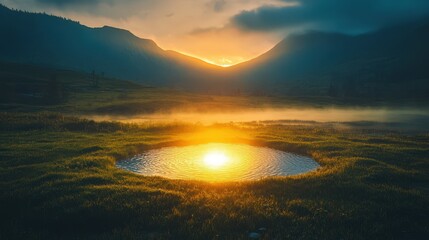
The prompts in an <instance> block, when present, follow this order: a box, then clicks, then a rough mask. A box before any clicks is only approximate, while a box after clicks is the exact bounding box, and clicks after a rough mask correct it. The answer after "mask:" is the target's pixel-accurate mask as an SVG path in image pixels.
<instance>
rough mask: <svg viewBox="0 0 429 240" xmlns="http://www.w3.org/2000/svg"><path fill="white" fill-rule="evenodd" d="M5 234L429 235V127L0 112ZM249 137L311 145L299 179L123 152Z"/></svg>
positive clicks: (302, 147)
mask: <svg viewBox="0 0 429 240" xmlns="http://www.w3.org/2000/svg"><path fill="white" fill-rule="evenodd" d="M0 122H1V131H0V141H1V142H0V159H1V161H0V190H1V191H0V211H1V221H2V222H1V226H0V239H148V238H149V239H150V238H153V239H246V238H247V237H248V233H249V232H252V231H255V230H257V229H258V228H261V227H264V228H267V231H266V233H265V235H264V236H263V238H264V239H428V236H429V226H428V219H429V195H428V193H429V135H427V134H420V135H404V134H399V133H394V132H382V131H376V130H365V129H364V128H360V129H359V130H358V129H353V128H351V129H338V128H335V127H333V126H331V125H329V124H299V123H296V122H295V123H294V125H276V124H275V123H270V124H269V125H264V124H258V123H249V124H227V125H215V126H210V127H204V126H200V125H180V124H175V125H142V126H137V125H124V124H119V123H111V122H104V123H96V122H93V121H88V120H82V119H77V118H69V117H63V116H61V115H56V114H33V115H30V114H1V116H0ZM212 141H213V142H243V143H249V144H253V145H264V146H270V147H273V148H276V149H281V150H286V151H292V152H297V153H301V154H308V155H310V156H312V157H314V158H315V159H316V160H317V161H318V162H319V163H320V164H321V165H322V167H321V168H320V169H319V170H318V171H316V172H312V173H309V174H305V175H301V176H297V177H283V178H273V179H266V180H261V181H254V182H238V183H216V184H215V183H206V182H198V181H178V180H168V179H163V178H157V177H143V176H138V175H134V174H132V173H128V172H125V171H123V170H119V169H117V168H116V167H115V161H116V160H119V159H123V158H125V157H127V156H131V155H133V154H136V153H138V152H141V151H144V150H146V149H150V148H156V147H161V146H167V145H183V144H193V143H201V142H212Z"/></svg>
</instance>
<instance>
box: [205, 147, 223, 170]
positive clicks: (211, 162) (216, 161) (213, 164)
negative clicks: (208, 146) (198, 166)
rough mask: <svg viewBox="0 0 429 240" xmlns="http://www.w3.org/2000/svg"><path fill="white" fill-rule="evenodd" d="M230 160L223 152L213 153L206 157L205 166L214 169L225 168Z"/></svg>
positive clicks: (207, 154)
mask: <svg viewBox="0 0 429 240" xmlns="http://www.w3.org/2000/svg"><path fill="white" fill-rule="evenodd" d="M228 160H229V158H228V156H226V155H225V154H224V153H223V152H218V151H211V152H208V153H206V154H205V155H204V164H205V165H206V166H207V167H209V168H212V169H217V168H220V167H222V166H224V165H225V164H226V163H227V162H228Z"/></svg>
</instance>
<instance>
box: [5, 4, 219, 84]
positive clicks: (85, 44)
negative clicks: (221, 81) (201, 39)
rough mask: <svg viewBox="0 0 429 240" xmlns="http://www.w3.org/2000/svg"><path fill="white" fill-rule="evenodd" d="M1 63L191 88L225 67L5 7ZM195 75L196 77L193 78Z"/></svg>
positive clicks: (121, 34)
mask: <svg viewBox="0 0 429 240" xmlns="http://www.w3.org/2000/svg"><path fill="white" fill-rule="evenodd" d="M0 31H1V32H2V38H0V60H2V61H9V62H18V63H26V64H35V65H42V66H51V67H59V68H64V69H72V70H79V71H85V72H92V71H95V72H96V73H98V74H105V75H106V76H110V77H117V78H122V79H128V80H133V81H137V82H139V83H143V84H146V85H151V86H170V87H179V88H187V87H189V88H190V87H191V86H194V85H195V83H201V84H203V83H204V80H206V78H207V77H206V76H208V74H207V73H210V72H213V71H215V70H217V69H218V68H219V67H217V66H213V65H210V64H207V63H205V62H203V61H201V60H199V59H196V58H192V57H188V56H185V55H182V54H180V53H177V52H173V51H164V50H163V49H161V48H160V47H158V46H157V44H156V43H155V42H153V41H152V40H149V39H141V38H138V37H136V36H135V35H133V34H132V33H131V32H129V31H126V30H122V29H117V28H113V27H109V26H104V27H101V28H89V27H86V26H84V25H81V24H80V23H78V22H75V21H71V20H67V19H64V18H60V17H55V16H50V15H46V14H37V13H27V12H22V11H15V10H10V9H8V8H6V7H4V6H1V5H0ZM190 73H192V74H190Z"/></svg>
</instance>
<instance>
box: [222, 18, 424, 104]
mask: <svg viewBox="0 0 429 240" xmlns="http://www.w3.org/2000/svg"><path fill="white" fill-rule="evenodd" d="M428 42H429V21H428V20H422V21H419V22H413V23H408V24H404V25H401V26H392V27H389V28H385V29H382V30H379V31H376V32H372V33H368V34H363V35H358V36H348V35H344V34H339V33H324V32H309V33H306V34H302V35H292V36H290V37H288V38H286V39H284V40H283V41H281V42H280V43H279V44H277V45H276V46H275V47H274V48H272V49H271V50H270V51H268V52H267V53H265V54H263V55H261V56H260V57H258V58H256V59H253V60H251V61H249V62H246V63H243V64H239V65H237V66H234V67H232V68H231V69H229V71H230V73H231V75H233V76H234V78H238V79H243V86H246V87H247V88H248V89H250V90H251V89H258V90H260V91H262V90H264V91H266V92H271V93H272V92H277V93H281V94H289V95H326V94H328V92H330V93H329V94H331V95H347V96H353V95H354V96H355V97H369V96H370V97H374V98H378V97H380V98H385V97H390V98H394V97H395V96H399V97H419V98H420V97H422V98H427V96H428V95H429V94H428V93H429V65H428V62H429V45H428V44H427V43H428Z"/></svg>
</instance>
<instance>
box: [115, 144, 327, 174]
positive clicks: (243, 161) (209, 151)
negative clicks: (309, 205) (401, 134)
mask: <svg viewBox="0 0 429 240" xmlns="http://www.w3.org/2000/svg"><path fill="white" fill-rule="evenodd" d="M218 156H223V158H224V159H223V160H222V161H220V160H219V159H217V158H219V157H218ZM207 159H209V161H206V160H207ZM319 166H320V165H319V164H318V163H317V162H316V161H314V160H313V159H312V158H309V157H305V156H300V155H297V154H293V153H288V152H283V151H279V150H274V149H270V148H266V147H254V146H250V145H243V144H223V143H210V144H201V145H192V146H185V147H165V148H160V149H155V150H150V151H147V152H144V153H142V154H139V155H137V156H134V157H132V158H130V159H126V160H123V161H119V162H117V167H119V168H122V169H125V170H128V171H132V172H135V173H138V174H142V175H147V176H161V177H166V178H171V179H194V180H207V181H239V180H255V179H261V178H264V177H271V176H290V175H297V174H302V173H305V172H309V171H312V170H315V169H316V168H318V167H319Z"/></svg>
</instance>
